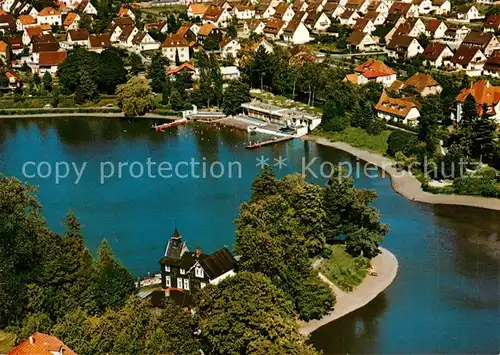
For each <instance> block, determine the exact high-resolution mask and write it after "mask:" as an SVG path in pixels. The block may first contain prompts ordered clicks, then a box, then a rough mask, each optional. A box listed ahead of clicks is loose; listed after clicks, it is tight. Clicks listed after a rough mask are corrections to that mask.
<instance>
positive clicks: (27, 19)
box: [16, 15, 37, 32]
mask: <svg viewBox="0 0 500 355" xmlns="http://www.w3.org/2000/svg"><path fill="white" fill-rule="evenodd" d="M36 24H37V21H36V18H34V17H33V16H31V15H19V16H18V17H17V20H16V28H17V31H18V32H22V31H24V29H25V28H26V27H30V26H35V25H36Z"/></svg>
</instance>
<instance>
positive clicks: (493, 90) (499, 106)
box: [456, 80, 500, 124]
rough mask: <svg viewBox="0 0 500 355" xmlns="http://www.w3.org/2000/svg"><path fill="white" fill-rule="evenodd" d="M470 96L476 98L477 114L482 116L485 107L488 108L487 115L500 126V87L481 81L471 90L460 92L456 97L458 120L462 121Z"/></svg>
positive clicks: (466, 89)
mask: <svg viewBox="0 0 500 355" xmlns="http://www.w3.org/2000/svg"><path fill="white" fill-rule="evenodd" d="M469 95H472V97H474V100H475V101H476V105H477V108H476V109H477V113H478V115H480V116H482V114H483V107H484V106H486V114H487V115H488V116H489V117H490V118H491V119H493V120H494V121H495V122H496V123H497V124H500V86H494V85H491V84H490V83H489V81H486V80H479V81H477V82H476V83H474V85H472V86H471V87H470V88H465V89H462V91H460V93H459V94H458V95H457V97H456V103H457V108H456V120H457V122H460V121H461V119H462V111H463V105H464V103H465V100H466V99H467V97H468V96H469Z"/></svg>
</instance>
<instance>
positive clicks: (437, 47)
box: [423, 42, 448, 60]
mask: <svg viewBox="0 0 500 355" xmlns="http://www.w3.org/2000/svg"><path fill="white" fill-rule="evenodd" d="M446 47H448V46H447V45H446V44H444V43H440V42H431V43H429V44H428V45H427V47H425V50H424V53H423V56H424V58H425V59H427V60H436V59H438V58H439V56H440V55H441V53H443V51H444V50H445V49H446Z"/></svg>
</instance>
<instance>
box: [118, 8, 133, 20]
mask: <svg viewBox="0 0 500 355" xmlns="http://www.w3.org/2000/svg"><path fill="white" fill-rule="evenodd" d="M124 16H127V17H130V18H131V19H132V20H133V21H135V14H134V12H133V11H132V10H131V9H130V8H128V7H123V6H122V7H120V10H118V17H124Z"/></svg>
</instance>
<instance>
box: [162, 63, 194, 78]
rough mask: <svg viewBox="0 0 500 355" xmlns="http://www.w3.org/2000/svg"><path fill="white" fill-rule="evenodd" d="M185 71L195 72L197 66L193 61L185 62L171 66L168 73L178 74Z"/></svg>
mask: <svg viewBox="0 0 500 355" xmlns="http://www.w3.org/2000/svg"><path fill="white" fill-rule="evenodd" d="M184 72H189V73H192V74H195V73H196V68H195V67H194V66H193V65H192V64H191V63H188V62H184V63H182V64H181V65H179V66H177V67H175V68H170V69H169V70H168V71H167V75H174V76H175V75H177V74H180V73H184Z"/></svg>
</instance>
